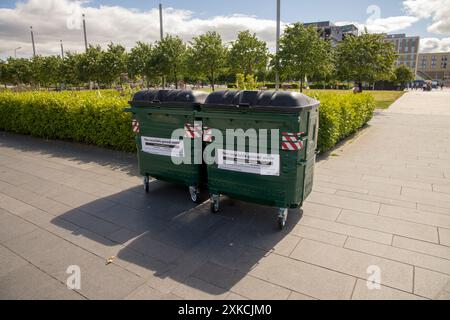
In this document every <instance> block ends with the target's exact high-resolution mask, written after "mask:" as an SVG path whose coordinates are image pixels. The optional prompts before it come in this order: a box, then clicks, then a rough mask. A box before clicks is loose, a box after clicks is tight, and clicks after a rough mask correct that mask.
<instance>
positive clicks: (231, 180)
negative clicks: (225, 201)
mask: <svg viewBox="0 0 450 320" xmlns="http://www.w3.org/2000/svg"><path fill="white" fill-rule="evenodd" d="M318 107H319V102H318V101H316V100H314V99H312V98H310V97H308V96H306V95H303V94H300V93H293V92H268V91H266V92H261V91H220V92H214V93H211V94H210V95H209V96H208V98H207V99H206V101H205V103H204V105H202V107H201V109H202V112H201V113H200V114H201V116H202V122H203V130H204V136H203V137H204V138H203V139H204V144H205V148H208V146H209V145H211V144H215V146H211V147H210V148H209V149H210V150H212V151H211V153H215V161H213V163H209V164H208V165H207V184H208V189H209V192H210V194H211V211H213V212H217V211H218V210H219V200H220V199H219V197H220V195H222V194H223V195H227V196H229V197H231V198H235V199H238V200H243V201H248V202H253V203H258V204H262V205H268V206H273V207H277V208H278V209H279V210H278V215H277V222H278V226H279V228H280V229H282V228H283V227H284V226H285V224H286V219H287V213H288V209H289V208H298V207H301V206H302V204H303V201H304V200H305V199H306V198H307V196H308V195H309V194H310V193H311V191H312V185H313V176H314V163H315V157H316V152H315V151H316V148H317V136H318V126H319V108H318ZM227 131H229V132H228V134H227ZM231 131H234V134H231ZM238 132H240V133H239V134H240V135H242V133H244V134H243V138H242V137H241V138H238V136H239V134H238ZM255 132H256V136H255ZM217 136H222V137H221V138H218V137H217ZM255 143H256V144H257V145H258V147H257V148H255ZM263 146H267V148H263Z"/></svg>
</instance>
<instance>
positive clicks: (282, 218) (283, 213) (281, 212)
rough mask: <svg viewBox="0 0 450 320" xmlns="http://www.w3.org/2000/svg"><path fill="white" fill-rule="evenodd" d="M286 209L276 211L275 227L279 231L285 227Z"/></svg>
mask: <svg viewBox="0 0 450 320" xmlns="http://www.w3.org/2000/svg"><path fill="white" fill-rule="evenodd" d="M287 216H288V209H284V208H280V209H279V210H278V217H277V225H278V229H279V230H283V229H284V227H285V226H286V222H287Z"/></svg>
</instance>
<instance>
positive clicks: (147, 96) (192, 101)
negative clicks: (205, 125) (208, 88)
mask: <svg viewBox="0 0 450 320" xmlns="http://www.w3.org/2000/svg"><path fill="white" fill-rule="evenodd" d="M207 96H208V94H207V93H206V92H201V91H192V90H142V91H139V92H137V93H135V94H134V96H133V99H132V100H131V101H130V102H129V103H130V105H131V106H133V107H150V106H160V105H166V106H179V107H195V106H199V105H201V104H203V103H204V102H205V100H206V97H207Z"/></svg>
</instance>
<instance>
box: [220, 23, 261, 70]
mask: <svg viewBox="0 0 450 320" xmlns="http://www.w3.org/2000/svg"><path fill="white" fill-rule="evenodd" d="M228 57H229V64H230V68H231V70H232V72H233V73H235V74H236V73H242V74H244V75H248V74H251V75H253V74H255V73H256V72H258V71H259V70H265V69H266V67H267V61H268V60H269V50H268V49H267V44H266V43H265V42H264V41H262V40H259V39H258V38H257V37H256V35H255V34H251V33H250V31H248V30H246V31H242V32H239V34H238V37H237V40H236V41H234V42H232V43H231V49H230V53H229V56H228Z"/></svg>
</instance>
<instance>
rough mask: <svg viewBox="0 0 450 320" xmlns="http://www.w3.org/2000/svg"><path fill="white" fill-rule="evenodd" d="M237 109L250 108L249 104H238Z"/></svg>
mask: <svg viewBox="0 0 450 320" xmlns="http://www.w3.org/2000/svg"><path fill="white" fill-rule="evenodd" d="M236 107H237V108H251V105H250V103H239V104H238V105H237V106H236Z"/></svg>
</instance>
